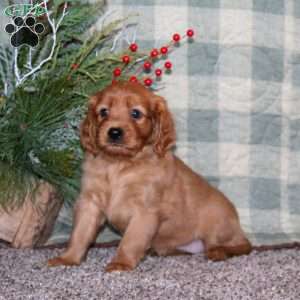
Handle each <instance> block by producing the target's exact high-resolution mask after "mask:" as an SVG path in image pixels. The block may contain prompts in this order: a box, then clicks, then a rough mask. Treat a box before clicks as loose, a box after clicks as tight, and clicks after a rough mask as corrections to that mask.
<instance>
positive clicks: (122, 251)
mask: <svg viewBox="0 0 300 300" xmlns="http://www.w3.org/2000/svg"><path fill="white" fill-rule="evenodd" d="M158 224H159V222H158V217H157V216H156V215H154V214H144V215H139V216H133V217H132V219H131V221H130V223H129V225H128V227H127V229H126V231H125V234H124V236H123V238H122V240H121V243H120V245H119V247H118V250H117V253H116V256H115V257H114V258H113V259H112V261H111V262H110V263H109V264H108V265H107V267H106V269H105V270H106V271H107V272H112V271H130V270H132V269H134V268H135V267H136V265H137V264H138V262H139V261H140V260H141V259H142V258H143V256H144V255H145V253H146V251H147V250H148V249H149V248H150V246H151V241H152V239H153V237H154V235H155V233H156V231H157V229H158Z"/></svg>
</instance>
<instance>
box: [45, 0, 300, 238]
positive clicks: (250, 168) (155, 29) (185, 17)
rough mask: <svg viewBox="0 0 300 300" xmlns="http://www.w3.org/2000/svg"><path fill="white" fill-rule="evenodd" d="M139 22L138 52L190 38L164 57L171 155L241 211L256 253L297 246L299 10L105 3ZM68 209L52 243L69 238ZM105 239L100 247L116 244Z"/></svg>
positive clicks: (233, 0)
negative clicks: (177, 37) (168, 71)
mask: <svg viewBox="0 0 300 300" xmlns="http://www.w3.org/2000/svg"><path fill="white" fill-rule="evenodd" d="M108 4H109V5H108V7H109V9H111V10H116V11H117V12H118V13H120V14H121V15H124V16H125V15H127V14H129V13H130V12H138V13H139V14H140V17H139V19H138V21H139V24H140V25H139V29H138V34H137V42H138V43H139V45H140V47H141V48H144V49H150V48H152V47H160V46H162V45H164V43H166V42H168V41H169V40H170V37H171V36H172V34H173V33H174V32H179V33H185V31H186V29H187V28H190V27H191V28H194V29H195V32H196V39H195V42H194V43H192V44H184V45H182V46H181V47H180V48H178V49H177V50H176V51H174V52H173V53H172V54H171V55H170V57H169V58H170V60H172V61H173V63H174V71H173V73H172V75H171V76H164V78H163V81H164V82H165V88H164V89H163V90H160V91H159V92H158V93H159V94H160V95H162V96H164V97H165V98H166V99H167V100H168V103H169V106H170V108H171V110H172V112H173V113H174V117H175V119H176V126H177V134H178V142H177V150H176V151H177V154H178V155H179V156H180V157H181V158H182V159H183V160H184V161H185V162H186V163H187V164H188V165H189V166H191V167H192V168H193V169H194V170H196V171H197V172H199V173H201V174H202V175H204V176H205V177H206V178H207V179H208V180H209V181H210V182H211V183H212V184H213V185H215V186H217V187H218V188H219V189H220V190H222V191H223V192H224V193H225V194H226V195H227V196H228V197H229V198H230V199H231V200H232V201H233V202H234V204H235V205H236V207H237V208H238V211H239V214H240V218H241V223H242V227H243V228H244V230H245V231H246V233H247V235H248V236H249V238H250V239H251V241H252V242H253V243H254V244H276V243H283V242H291V241H295V240H298V241H299V240H300V202H299V201H300V200H299V199H300V86H299V85H300V47H299V45H300V1H298V0H294V1H293V0H242V1H239V0H189V1H182V0H177V1H176V0H156V1H150V0H139V1H137V0H123V1H122V0H111V1H108ZM70 224H71V217H70V209H65V210H63V211H62V213H61V215H60V219H59V221H58V222H57V224H56V229H55V232H54V234H53V237H52V239H51V240H50V241H49V242H55V241H58V240H62V239H65V238H67V234H68V232H69V231H70ZM114 238H115V236H114V235H113V234H112V233H111V232H110V231H107V230H106V231H105V234H104V235H100V236H99V239H98V240H100V241H108V240H111V239H114Z"/></svg>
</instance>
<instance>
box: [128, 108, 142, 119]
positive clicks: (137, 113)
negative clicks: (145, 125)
mask: <svg viewBox="0 0 300 300" xmlns="http://www.w3.org/2000/svg"><path fill="white" fill-rule="evenodd" d="M131 117H132V118H133V119H136V120H138V119H140V118H141V117H142V113H141V112H140V111H139V110H138V109H133V110H132V111H131Z"/></svg>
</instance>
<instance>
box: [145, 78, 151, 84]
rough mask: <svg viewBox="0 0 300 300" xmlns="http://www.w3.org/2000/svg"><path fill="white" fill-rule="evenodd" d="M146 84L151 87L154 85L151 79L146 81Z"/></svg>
mask: <svg viewBox="0 0 300 300" xmlns="http://www.w3.org/2000/svg"><path fill="white" fill-rule="evenodd" d="M144 83H145V85H146V86H151V85H152V83H153V81H152V79H151V78H146V79H145V80H144Z"/></svg>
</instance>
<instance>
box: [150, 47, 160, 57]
mask: <svg viewBox="0 0 300 300" xmlns="http://www.w3.org/2000/svg"><path fill="white" fill-rule="evenodd" d="M158 54H159V52H158V50H157V49H153V50H152V51H151V53H150V56H151V57H153V58H154V57H156V56H158Z"/></svg>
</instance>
